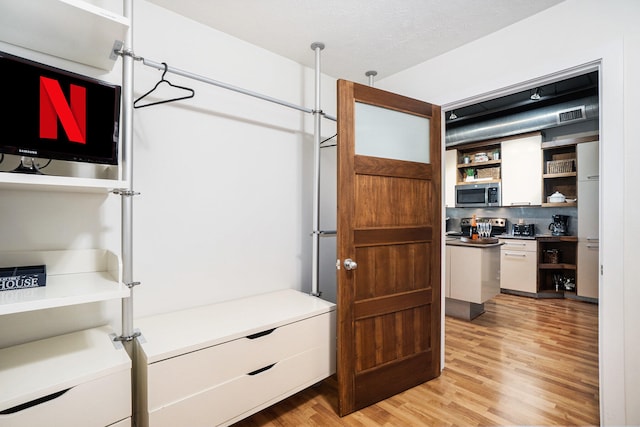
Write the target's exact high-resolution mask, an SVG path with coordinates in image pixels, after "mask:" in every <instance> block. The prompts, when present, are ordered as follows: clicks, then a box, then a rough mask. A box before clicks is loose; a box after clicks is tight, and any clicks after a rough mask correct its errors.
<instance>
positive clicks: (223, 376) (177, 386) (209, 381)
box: [146, 312, 335, 425]
mask: <svg viewBox="0 0 640 427" xmlns="http://www.w3.org/2000/svg"><path fill="white" fill-rule="evenodd" d="M332 324H333V326H332ZM332 328H333V329H332ZM334 328H335V312H329V313H325V314H322V315H319V316H314V317H311V318H308V319H304V320H301V321H298V322H294V323H291V324H288V325H284V326H281V327H279V328H276V329H274V330H273V331H269V333H266V334H265V335H263V336H258V337H255V338H253V339H249V338H240V339H236V340H233V341H229V342H227V343H224V344H220V345H216V346H213V347H209V348H206V349H203V350H199V351H195V352H192V353H188V354H185V355H182V356H178V357H174V358H171V359H168V360H163V361H161V362H157V363H153V364H151V365H149V367H148V371H147V387H146V388H147V390H146V391H147V409H148V411H149V412H151V411H153V410H155V409H158V408H160V407H163V406H165V405H169V404H171V403H173V402H176V401H178V400H181V399H184V398H185V397H186V396H190V395H194V394H198V393H200V392H202V391H203V390H207V389H210V388H212V387H215V386H217V385H218V384H221V383H225V382H228V381H231V380H233V379H235V378H238V377H241V376H244V375H246V374H247V373H249V372H253V371H256V370H258V369H261V368H263V367H265V366H268V365H271V364H273V363H276V362H279V361H282V360H285V359H287V358H290V357H292V356H293V355H296V354H299V353H302V352H305V351H308V350H310V349H314V348H326V347H327V346H328V345H329V342H330V341H331V339H332V338H331V337H332V336H333V337H334V338H335V335H334V334H332V333H331V332H332V331H333V330H334ZM151 425H154V424H153V423H151Z"/></svg>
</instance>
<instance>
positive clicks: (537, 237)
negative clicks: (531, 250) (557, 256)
mask: <svg viewBox="0 0 640 427" xmlns="http://www.w3.org/2000/svg"><path fill="white" fill-rule="evenodd" d="M494 237H497V238H498V239H518V240H563V241H565V242H573V241H578V236H554V235H553V234H536V235H535V236H514V235H513V234H499V235H497V236H494Z"/></svg>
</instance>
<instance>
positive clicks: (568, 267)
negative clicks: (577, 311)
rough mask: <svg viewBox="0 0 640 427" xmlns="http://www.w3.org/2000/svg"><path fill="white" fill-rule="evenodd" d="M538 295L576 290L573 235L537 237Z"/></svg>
mask: <svg viewBox="0 0 640 427" xmlns="http://www.w3.org/2000/svg"><path fill="white" fill-rule="evenodd" d="M537 240H538V295H539V296H541V294H551V295H552V296H553V295H554V294H557V295H558V296H562V295H564V294H565V293H575V292H576V283H577V282H576V270H577V243H578V238H577V237H575V236H550V237H538V238H537Z"/></svg>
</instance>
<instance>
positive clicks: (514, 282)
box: [500, 239, 538, 296]
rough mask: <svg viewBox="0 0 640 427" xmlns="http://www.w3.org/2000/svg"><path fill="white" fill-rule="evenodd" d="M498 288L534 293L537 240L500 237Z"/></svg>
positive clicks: (535, 289)
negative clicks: (501, 244)
mask: <svg viewBox="0 0 640 427" xmlns="http://www.w3.org/2000/svg"><path fill="white" fill-rule="evenodd" d="M500 242H501V243H504V245H503V246H502V247H501V248H500V289H501V290H505V291H516V292H525V293H527V294H531V295H532V296H533V295H535V293H536V292H537V289H538V282H537V278H538V262H537V247H538V246H537V242H536V241H535V240H523V239H500Z"/></svg>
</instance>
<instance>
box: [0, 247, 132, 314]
mask: <svg viewBox="0 0 640 427" xmlns="http://www.w3.org/2000/svg"><path fill="white" fill-rule="evenodd" d="M42 264H44V265H46V266H47V285H46V286H42V287H37V288H27V289H17V290H11V291H1V292H0V315H3V314H12V313H20V312H25V311H33V310H40V309H44V308H54V307H63V306H69V305H75V304H84V303H90V302H98V301H106V300H110V299H118V298H126V297H128V296H129V288H127V287H126V286H125V285H124V284H122V266H121V264H120V260H119V259H118V257H117V256H116V255H115V254H113V253H112V252H109V251H107V250H103V249H79V250H65V251H22V252H1V253H0V267H13V266H20V265H42Z"/></svg>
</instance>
